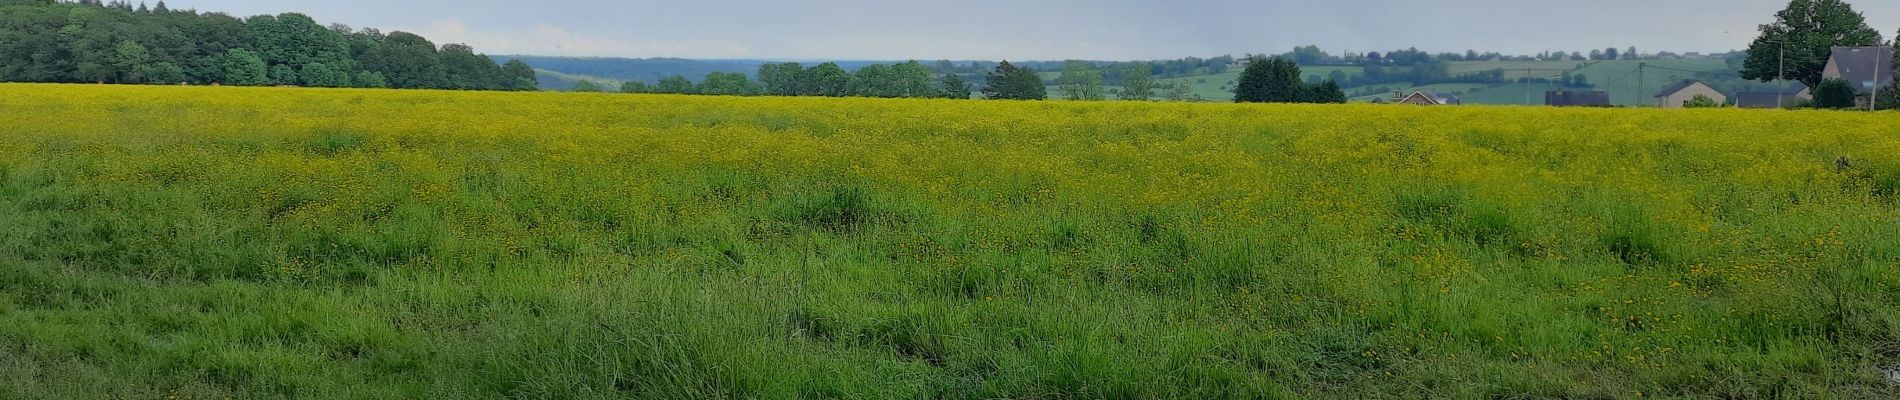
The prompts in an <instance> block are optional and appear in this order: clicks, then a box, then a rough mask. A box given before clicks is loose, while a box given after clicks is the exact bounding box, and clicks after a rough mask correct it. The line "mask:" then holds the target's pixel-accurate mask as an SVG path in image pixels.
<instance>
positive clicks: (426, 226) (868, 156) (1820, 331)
mask: <svg viewBox="0 0 1900 400" xmlns="http://www.w3.org/2000/svg"><path fill="white" fill-rule="evenodd" d="M0 92H4V93H6V95H5V96H0V398H102V397H103V398H164V397H171V396H177V397H179V398H225V397H236V398H492V397H517V398H669V399H672V398H970V399H977V398H1130V399H1140V398H1247V399H1253V398H1635V397H1677V398H1842V399H1859V398H1888V397H1896V396H1900V391H1896V387H1895V386H1894V385H1893V384H1892V383H1890V382H1889V381H1888V380H1887V378H1886V377H1885V375H1884V372H1883V368H1892V367H1893V366H1895V365H1900V307H1896V304H1900V268H1897V267H1896V265H1900V228H1896V227H1900V208H1897V207H1900V205H1897V203H1900V202H1896V201H1895V195H1894V192H1895V190H1894V188H1895V187H1896V185H1895V184H1893V182H1900V178H1896V177H1900V174H1895V173H1894V171H1900V124H1894V123H1893V122H1894V121H1895V119H1894V116H1891V115H1884V114H1870V113H1827V112H1743V111H1738V110H1696V111H1663V110H1575V109H1564V110H1559V109H1534V108H1438V109H1423V108H1400V107H1380V106H1371V105H1356V106H1258V105H1182V104H1108V103H1016V102H968V101H961V102H959V101H920V100H868V99H790V98H711V97H676V96H636V95H589V94H544V93H463V92H429V91H402V92H398V91H367V90H318V89H275V88H177V87H131V86H62V85H0ZM1842 157H1846V158H1847V159H1848V160H1849V161H1850V162H1849V163H1848V165H1847V166H1845V167H1843V166H1842V165H1841V164H1840V163H1839V162H1837V161H1838V160H1840V159H1841V158H1842Z"/></svg>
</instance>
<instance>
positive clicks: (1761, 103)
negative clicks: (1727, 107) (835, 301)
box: [1735, 83, 1814, 108]
mask: <svg viewBox="0 0 1900 400" xmlns="http://www.w3.org/2000/svg"><path fill="white" fill-rule="evenodd" d="M1789 89H1790V90H1783V91H1779V92H1741V93H1736V94H1735V106H1736V107H1741V108H1787V107H1794V106H1796V105H1799V104H1801V103H1804V102H1808V101H1813V100H1814V94H1813V93H1810V92H1809V91H1808V87H1807V86H1803V85H1801V84H1800V83H1796V84H1794V86H1791V87H1789Z"/></svg>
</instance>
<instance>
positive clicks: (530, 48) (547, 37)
mask: <svg viewBox="0 0 1900 400" xmlns="http://www.w3.org/2000/svg"><path fill="white" fill-rule="evenodd" d="M396 30H401V31H407V32H411V33H415V34H419V35H422V36H423V37H427V38H429V40H431V41H434V42H436V43H438V44H442V43H462V44H467V45H470V46H474V47H475V49H476V50H477V51H481V52H483V53H488V54H534V55H553V56H576V57H684V58H741V57H747V56H751V55H753V53H752V48H751V47H750V46H746V45H744V44H740V43H738V42H732V41H719V40H689V41H665V40H622V39H614V38H607V37H601V36H594V35H587V34H580V33H574V32H570V31H568V30H566V29H562V28H561V27H558V26H554V25H549V24H534V25H533V26H531V27H529V28H528V29H525V30H472V29H469V27H468V25H467V24H464V23H462V21H461V20H460V19H456V18H449V19H443V20H437V21H434V22H430V23H429V25H428V26H426V27H422V28H398V29H396Z"/></svg>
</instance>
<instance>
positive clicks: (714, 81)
mask: <svg viewBox="0 0 1900 400" xmlns="http://www.w3.org/2000/svg"><path fill="white" fill-rule="evenodd" d="M699 94H707V95H714V96H754V95H758V94H759V87H758V85H755V84H753V83H752V80H751V79H749V78H746V76H745V74H744V73H739V72H714V73H709V74H706V79H705V80H704V81H700V83H699Z"/></svg>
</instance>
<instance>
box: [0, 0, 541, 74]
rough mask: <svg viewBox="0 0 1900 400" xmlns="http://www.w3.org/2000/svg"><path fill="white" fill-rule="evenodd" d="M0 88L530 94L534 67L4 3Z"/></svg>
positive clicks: (12, 0)
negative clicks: (53, 85) (3, 84)
mask: <svg viewBox="0 0 1900 400" xmlns="http://www.w3.org/2000/svg"><path fill="white" fill-rule="evenodd" d="M0 21H4V22H5V23H0V81H8V82H70V83H78V82H96V83H127V84H137V83H144V84H181V83H184V84H223V85H244V86H261V85H300V86H318V87H364V88H401V89H462V90H535V89H536V88H537V82H536V81H535V77H534V69H533V68H532V67H530V66H529V65H528V64H527V63H524V62H521V61H519V60H513V61H509V62H507V63H506V64H501V65H498V64H496V63H495V61H494V60H492V59H490V58H488V57H487V56H485V55H481V54H477V53H476V52H475V49H474V48H471V47H469V46H467V45H462V44H447V45H442V46H437V45H436V44H434V43H432V42H430V41H429V40H428V39H426V38H423V37H422V36H418V35H415V34H412V33H408V32H390V33H387V34H385V33H383V32H381V31H378V30H375V29H361V30H358V29H351V28H350V27H349V26H345V25H340V24H338V25H331V26H328V27H326V26H323V25H319V24H318V23H317V22H316V21H315V20H312V19H311V18H310V17H309V16H306V15H303V14H297V13H286V14H279V15H259V16H253V17H249V18H242V19H240V18H236V17H232V16H230V15H226V14H223V13H215V12H207V13H200V12H198V11H196V10H174V9H171V8H169V7H167V6H166V4H165V3H164V2H163V1H160V2H158V3H157V4H156V5H155V6H153V7H147V6H146V5H145V4H143V3H141V4H139V5H137V6H134V5H132V4H131V3H129V2H125V1H113V2H100V1H99V0H80V1H77V2H66V1H56V0H0Z"/></svg>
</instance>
